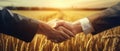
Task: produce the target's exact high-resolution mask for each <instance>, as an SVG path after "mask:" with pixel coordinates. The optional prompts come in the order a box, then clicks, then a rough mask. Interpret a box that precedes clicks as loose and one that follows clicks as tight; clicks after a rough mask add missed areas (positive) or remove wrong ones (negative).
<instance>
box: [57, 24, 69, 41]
mask: <svg viewBox="0 0 120 51" xmlns="http://www.w3.org/2000/svg"><path fill="white" fill-rule="evenodd" d="M57 30H59V31H60V33H61V35H62V37H64V38H65V39H68V38H70V36H69V35H67V34H66V33H65V32H64V30H63V27H62V26H60V27H59V28H58V29H57Z"/></svg>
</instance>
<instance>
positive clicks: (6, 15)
mask: <svg viewBox="0 0 120 51" xmlns="http://www.w3.org/2000/svg"><path fill="white" fill-rule="evenodd" d="M37 28H38V22H37V21H35V20H32V19H29V18H26V17H24V16H21V15H18V14H15V13H12V12H11V11H9V10H7V9H2V10H1V11H0V32H1V33H4V34H7V35H11V36H14V37H17V38H19V39H21V40H24V41H26V42H30V41H31V40H32V39H33V37H34V35H35V33H36V32H37Z"/></svg>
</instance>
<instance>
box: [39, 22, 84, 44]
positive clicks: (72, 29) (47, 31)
mask: <svg viewBox="0 0 120 51" xmlns="http://www.w3.org/2000/svg"><path fill="white" fill-rule="evenodd" d="M38 27H39V28H38V30H37V33H38V34H43V35H45V36H47V39H48V40H51V41H52V42H55V43H59V42H63V41H65V40H67V39H69V38H71V37H74V36H75V35H76V34H77V33H80V32H82V28H81V24H80V22H73V23H70V22H67V21H57V22H56V26H55V27H52V26H50V25H49V24H47V23H45V22H42V21H39V26H38Z"/></svg>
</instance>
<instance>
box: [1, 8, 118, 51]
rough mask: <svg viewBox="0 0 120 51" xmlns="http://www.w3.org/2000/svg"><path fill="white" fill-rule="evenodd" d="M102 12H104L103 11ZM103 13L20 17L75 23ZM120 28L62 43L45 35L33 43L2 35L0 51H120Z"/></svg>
mask: <svg viewBox="0 0 120 51" xmlns="http://www.w3.org/2000/svg"><path fill="white" fill-rule="evenodd" d="M101 11H102V10H101ZM101 11H26V10H24V11H21V10H13V12H15V13H18V14H20V15H24V16H27V17H29V18H32V19H37V20H42V21H45V22H48V21H51V20H53V19H60V20H66V21H69V22H73V21H76V20H79V19H81V18H84V17H87V16H89V15H92V14H95V13H97V12H101ZM119 50H120V27H115V28H112V29H109V30H106V31H104V32H101V33H99V34H97V35H91V34H87V35H85V34H84V33H79V34H77V35H76V36H75V37H73V38H71V39H69V40H67V41H64V42H62V43H53V42H51V41H49V40H47V38H46V37H45V36H44V35H40V34H36V35H35V37H34V39H33V40H32V42H29V43H26V42H24V41H21V40H19V39H17V38H14V37H11V36H9V35H5V34H0V51H119Z"/></svg>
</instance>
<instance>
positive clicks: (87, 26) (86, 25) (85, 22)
mask: <svg viewBox="0 0 120 51" xmlns="http://www.w3.org/2000/svg"><path fill="white" fill-rule="evenodd" d="M80 24H81V27H82V30H83V32H84V33H85V34H88V33H91V32H93V31H94V29H93V27H92V25H91V23H90V21H89V19H88V18H83V19H80Z"/></svg>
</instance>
